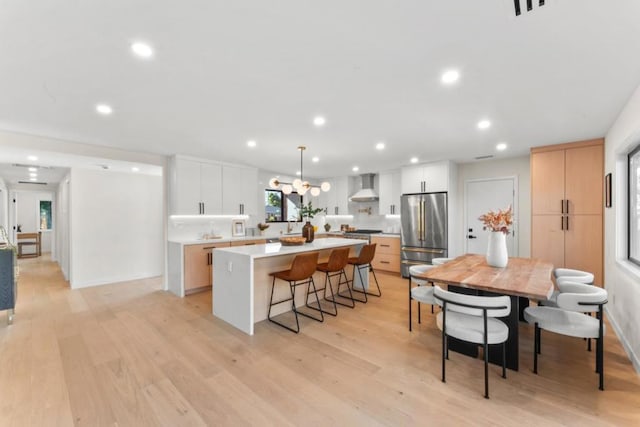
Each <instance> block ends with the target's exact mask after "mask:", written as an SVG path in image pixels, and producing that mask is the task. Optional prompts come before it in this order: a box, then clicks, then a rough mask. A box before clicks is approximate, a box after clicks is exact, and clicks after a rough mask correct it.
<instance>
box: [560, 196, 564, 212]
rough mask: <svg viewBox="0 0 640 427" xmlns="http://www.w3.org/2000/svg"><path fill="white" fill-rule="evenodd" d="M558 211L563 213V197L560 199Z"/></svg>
mask: <svg viewBox="0 0 640 427" xmlns="http://www.w3.org/2000/svg"><path fill="white" fill-rule="evenodd" d="M560 211H561V213H564V199H562V200H560Z"/></svg>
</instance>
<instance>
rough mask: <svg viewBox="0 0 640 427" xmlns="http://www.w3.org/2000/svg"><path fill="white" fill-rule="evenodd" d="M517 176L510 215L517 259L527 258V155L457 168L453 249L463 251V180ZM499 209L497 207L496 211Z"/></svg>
mask: <svg viewBox="0 0 640 427" xmlns="http://www.w3.org/2000/svg"><path fill="white" fill-rule="evenodd" d="M508 176H516V177H518V209H517V210H516V211H515V212H514V213H515V218H514V221H515V222H516V224H517V230H516V232H517V233H518V256H520V257H529V256H530V255H531V166H530V163H529V156H521V157H513V158H509V159H499V160H483V161H477V162H473V163H462V164H459V165H458V191H457V194H456V197H457V204H456V205H457V206H458V215H457V218H456V230H455V233H456V236H457V245H456V246H457V247H458V248H459V249H460V250H461V251H464V248H465V238H466V232H465V231H466V230H465V209H466V206H465V203H464V197H465V195H464V191H465V181H467V180H472V179H486V178H501V177H508ZM498 207H499V206H497V208H498Z"/></svg>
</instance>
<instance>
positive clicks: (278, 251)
mask: <svg viewBox="0 0 640 427" xmlns="http://www.w3.org/2000/svg"><path fill="white" fill-rule="evenodd" d="M363 243H366V242H363V241H362V240H360V239H345V238H335V237H328V238H326V239H316V240H314V241H313V242H311V243H305V244H304V245H296V246H285V245H283V244H282V243H267V244H264V245H253V246H232V247H230V248H219V249H216V253H220V252H231V253H234V254H238V255H246V256H249V257H251V259H256V258H266V257H272V256H279V255H295V254H299V253H303V252H312V251H323V250H326V249H333V248H340V247H344V246H354V245H362V244H363Z"/></svg>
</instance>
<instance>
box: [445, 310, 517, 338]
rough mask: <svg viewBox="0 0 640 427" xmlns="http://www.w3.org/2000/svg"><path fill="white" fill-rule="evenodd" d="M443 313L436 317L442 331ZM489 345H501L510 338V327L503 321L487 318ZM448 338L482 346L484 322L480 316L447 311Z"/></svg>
mask: <svg viewBox="0 0 640 427" xmlns="http://www.w3.org/2000/svg"><path fill="white" fill-rule="evenodd" d="M442 317H443V313H442V312H440V313H439V314H438V316H437V317H436V324H437V325H438V328H439V329H440V330H442ZM487 330H488V332H487V344H500V343H503V342H505V341H506V340H507V338H508V337H509V327H508V326H507V325H506V324H505V323H504V322H503V321H501V320H499V319H495V318H493V317H489V318H487ZM446 334H447V335H448V336H451V337H454V338H458V339H460V340H463V341H467V342H472V343H476V344H482V343H483V342H484V320H483V318H482V317H480V316H470V315H468V314H463V313H457V312H455V311H447V330H446Z"/></svg>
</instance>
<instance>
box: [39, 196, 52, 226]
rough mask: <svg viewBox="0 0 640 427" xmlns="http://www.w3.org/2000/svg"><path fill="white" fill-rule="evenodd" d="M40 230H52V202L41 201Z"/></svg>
mask: <svg viewBox="0 0 640 427" xmlns="http://www.w3.org/2000/svg"><path fill="white" fill-rule="evenodd" d="M39 217H40V230H51V228H53V222H52V220H51V200H40V213H39Z"/></svg>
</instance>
